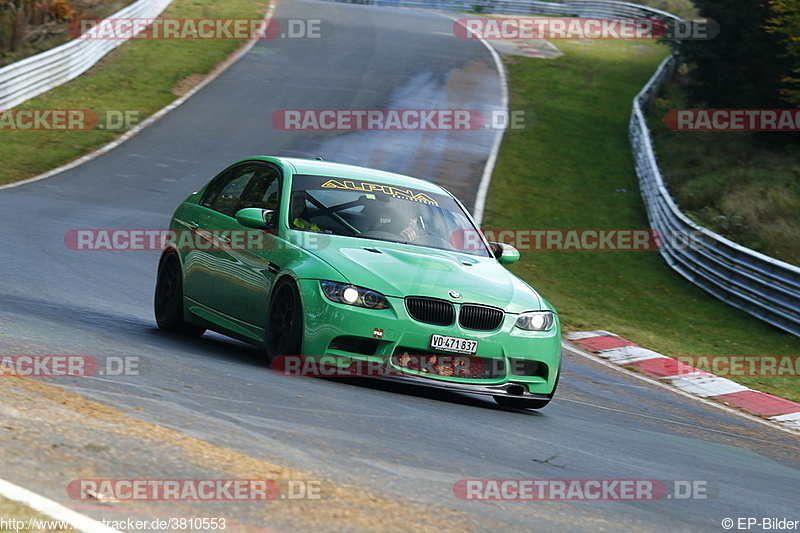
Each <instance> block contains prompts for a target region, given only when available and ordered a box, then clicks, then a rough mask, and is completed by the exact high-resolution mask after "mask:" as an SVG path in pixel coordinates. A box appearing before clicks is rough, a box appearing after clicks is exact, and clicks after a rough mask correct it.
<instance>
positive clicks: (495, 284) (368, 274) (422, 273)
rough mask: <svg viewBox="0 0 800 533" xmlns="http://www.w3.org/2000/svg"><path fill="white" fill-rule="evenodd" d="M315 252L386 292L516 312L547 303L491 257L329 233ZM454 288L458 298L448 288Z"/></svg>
mask: <svg viewBox="0 0 800 533" xmlns="http://www.w3.org/2000/svg"><path fill="white" fill-rule="evenodd" d="M311 253H313V255H316V256H317V257H319V258H320V259H322V260H323V261H325V262H326V263H328V264H329V265H331V266H332V267H333V268H335V269H336V270H338V271H339V272H340V273H341V274H342V275H343V276H344V278H345V279H346V280H347V281H348V282H350V283H352V284H353V285H358V286H360V287H365V288H368V289H371V290H374V291H378V292H380V293H382V294H384V295H386V296H394V297H397V298H403V297H405V296H428V297H432V298H440V299H444V300H450V301H454V302H458V303H481V304H484V305H491V306H494V307H498V308H501V309H504V310H505V311H506V312H509V313H521V312H523V311H532V310H539V309H548V308H549V306H548V305H546V304H545V303H544V301H543V300H542V298H541V297H540V296H539V295H538V294H537V293H536V291H534V290H533V289H532V288H531V287H530V286H528V285H527V284H526V283H525V282H523V281H522V280H520V279H519V278H517V277H516V276H515V275H513V274H512V273H511V272H509V271H508V270H506V269H505V268H504V267H503V266H502V265H500V264H499V263H498V262H497V260H496V259H494V258H492V257H477V256H473V255H469V254H464V253H459V252H450V251H447V250H438V249H435V248H425V247H420V246H411V245H403V244H398V243H390V242H383V241H375V240H366V239H358V238H353V237H339V236H331V239H330V242H329V243H328V246H326V247H325V248H322V249H318V250H314V251H313V252H311ZM451 291H457V292H458V293H460V294H461V298H454V297H452V296H451V295H450V294H449V293H450V292H451Z"/></svg>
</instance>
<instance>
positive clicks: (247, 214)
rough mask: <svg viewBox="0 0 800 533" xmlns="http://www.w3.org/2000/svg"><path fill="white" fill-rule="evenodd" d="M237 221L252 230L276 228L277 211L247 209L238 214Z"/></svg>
mask: <svg viewBox="0 0 800 533" xmlns="http://www.w3.org/2000/svg"><path fill="white" fill-rule="evenodd" d="M236 221H237V222H239V224H241V225H242V226H244V227H246V228H252V229H267V228H274V227H275V211H274V210H273V209H261V208H260V207H245V208H244V209H240V210H239V211H237V212H236Z"/></svg>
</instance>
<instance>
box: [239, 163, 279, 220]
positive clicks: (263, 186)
mask: <svg viewBox="0 0 800 533" xmlns="http://www.w3.org/2000/svg"><path fill="white" fill-rule="evenodd" d="M280 183H281V180H280V172H279V171H278V169H276V168H275V167H272V166H265V167H263V168H262V169H261V172H259V173H258V175H257V176H256V177H255V178H253V179H252V180H251V181H250V183H249V185H248V186H247V189H246V190H245V191H244V193H243V194H242V203H241V206H240V207H239V209H244V208H245V207H258V208H260V209H271V210H273V211H276V210H277V209H278V203H279V199H280Z"/></svg>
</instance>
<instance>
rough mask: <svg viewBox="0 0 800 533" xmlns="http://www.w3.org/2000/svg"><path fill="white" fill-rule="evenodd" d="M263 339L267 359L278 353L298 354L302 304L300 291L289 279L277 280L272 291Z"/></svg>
mask: <svg viewBox="0 0 800 533" xmlns="http://www.w3.org/2000/svg"><path fill="white" fill-rule="evenodd" d="M265 341H266V342H265V345H266V351H267V359H268V361H272V360H273V359H275V358H276V357H278V356H279V355H300V347H301V344H302V341H303V304H302V302H301V301H300V291H299V290H298V289H297V285H296V284H295V283H294V281H293V280H291V279H283V280H281V281H279V282H278V283H277V285H276V286H275V289H274V290H273V291H272V298H271V301H270V306H269V313H268V314H267V330H266V335H265Z"/></svg>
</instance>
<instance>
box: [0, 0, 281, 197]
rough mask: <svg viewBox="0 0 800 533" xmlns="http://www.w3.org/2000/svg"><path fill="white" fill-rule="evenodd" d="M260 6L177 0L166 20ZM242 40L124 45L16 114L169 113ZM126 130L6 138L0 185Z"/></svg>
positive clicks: (258, 13) (2, 135)
mask: <svg viewBox="0 0 800 533" xmlns="http://www.w3.org/2000/svg"><path fill="white" fill-rule="evenodd" d="M267 7H268V4H267V3H266V2H264V1H260V0H226V1H225V2H218V1H216V0H175V1H174V2H173V3H172V4H171V5H170V7H169V8H167V10H166V11H165V12H164V13H163V15H162V17H164V18H171V17H174V18H236V17H242V18H259V17H262V16H263V15H264V13H265V12H266V10H267ZM241 44H242V41H233V40H198V41H188V40H142V41H135V42H129V43H125V44H123V45H122V46H120V47H119V48H117V49H116V50H115V51H113V52H111V53H110V54H108V55H107V56H106V57H105V58H103V59H102V60H101V61H100V63H98V64H97V65H95V67H94V68H92V69H91V70H89V71H88V72H87V73H86V74H84V75H82V76H80V77H78V78H77V79H75V80H73V81H71V82H69V83H66V84H64V85H62V86H60V87H58V88H56V89H53V90H52V91H49V92H47V93H45V94H43V95H41V96H39V97H37V98H34V99H31V100H29V101H27V102H25V103H24V104H22V105H20V106H18V107H17V108H15V109H91V110H95V111H98V112H105V111H110V110H113V111H127V112H137V113H138V117H139V118H140V119H144V118H145V117H147V116H149V115H151V114H152V113H154V112H155V111H157V110H159V109H161V108H162V107H164V106H166V105H167V104H169V103H170V102H172V101H173V100H175V99H176V98H177V97H178V96H179V95H180V94H182V93H183V92H185V91H186V90H187V89H188V88H189V87H191V86H192V85H193V84H194V83H196V82H197V81H199V80H200V79H201V78H202V76H203V75H204V74H207V73H208V72H210V71H211V70H212V69H213V68H214V67H215V66H216V65H217V64H219V63H220V62H221V61H222V60H224V59H225V58H226V57H227V56H228V55H230V54H231V53H233V52H234V51H235V50H236V48H238V47H239V46H240V45H241ZM121 133H123V132H122V131H111V130H98V129H94V130H88V131H0V161H3V165H2V166H0V184H3V183H10V182H13V181H19V180H21V179H25V178H28V177H31V176H35V175H38V174H40V173H42V172H45V171H47V170H50V169H53V168H56V167H58V166H61V165H63V164H65V163H68V162H69V161H72V160H74V159H76V158H78V157H81V156H83V155H85V154H86V153H87V152H90V151H91V150H93V149H95V148H97V147H99V146H102V145H103V144H105V143H108V142H110V141H112V140H114V138H115V137H117V136H119V135H120V134H121Z"/></svg>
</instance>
